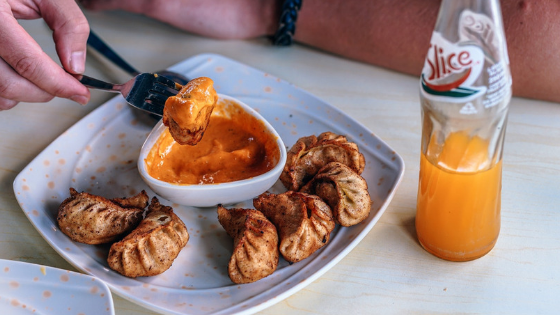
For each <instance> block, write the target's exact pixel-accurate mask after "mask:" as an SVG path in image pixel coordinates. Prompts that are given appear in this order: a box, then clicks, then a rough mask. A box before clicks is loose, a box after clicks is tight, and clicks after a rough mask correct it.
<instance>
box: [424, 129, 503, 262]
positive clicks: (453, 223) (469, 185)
mask: <svg viewBox="0 0 560 315" xmlns="http://www.w3.org/2000/svg"><path fill="white" fill-rule="evenodd" d="M487 148H488V143H487V141H486V140H483V139H481V138H479V137H474V138H469V137H468V136H466V135H465V134H462V133H455V134H451V135H450V136H448V138H447V140H446V141H445V143H444V147H443V150H442V152H441V154H440V155H439V157H438V158H436V160H435V161H430V159H429V158H428V157H426V155H424V154H422V157H421V160H420V182H419V186H418V200H417V210H416V211H417V212H416V231H417V234H418V240H419V241H420V243H421V244H422V246H423V247H424V248H425V249H426V250H427V251H428V252H430V253H432V254H434V255H436V256H438V257H440V258H443V259H447V260H452V261H466V260H472V259H476V258H479V257H481V256H484V255H485V254H486V253H488V252H489V251H490V250H491V249H492V248H493V247H494V244H495V243H496V241H497V239H498V235H499V233H500V206H501V189H502V161H501V160H500V161H498V163H496V164H495V165H493V166H492V167H490V168H486V169H484V168H481V165H489V158H488V153H487V150H488V149H487ZM434 162H435V163H434ZM469 169H470V170H476V171H473V172H465V171H462V170H469Z"/></svg>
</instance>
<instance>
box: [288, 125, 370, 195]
mask: <svg viewBox="0 0 560 315" xmlns="http://www.w3.org/2000/svg"><path fill="white" fill-rule="evenodd" d="M330 162H340V163H342V164H346V165H348V166H349V167H350V168H351V169H353V170H354V171H355V172H356V173H358V174H361V173H362V172H363V171H364V167H365V159H364V156H363V155H362V154H361V153H360V151H359V150H358V146H357V145H356V144H355V143H353V142H349V141H348V140H347V139H346V137H344V136H340V135H337V134H334V133H332V132H324V133H322V134H320V135H319V137H315V136H309V137H303V138H300V139H299V140H298V141H297V142H296V143H295V144H294V145H293V146H292V148H291V149H290V151H288V157H287V160H286V165H285V166H284V170H283V171H282V174H281V175H280V180H281V181H282V184H284V186H285V187H286V188H287V189H288V190H294V191H298V190H299V189H300V188H301V187H302V186H303V185H305V184H306V183H307V182H308V181H309V180H311V178H313V176H315V174H317V172H318V171H319V169H321V167H323V166H325V165H327V164H328V163H330Z"/></svg>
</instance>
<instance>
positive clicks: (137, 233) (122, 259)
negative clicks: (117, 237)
mask: <svg viewBox="0 0 560 315" xmlns="http://www.w3.org/2000/svg"><path fill="white" fill-rule="evenodd" d="M188 240H189V233H188V232H187V227H186V226H185V224H184V223H183V221H181V219H180V218H179V217H178V216H177V215H175V213H173V208H171V207H167V206H163V205H161V204H160V203H159V201H158V199H157V198H156V197H154V198H152V202H151V203H150V205H149V206H148V211H147V212H146V217H145V218H144V220H142V222H140V225H139V226H138V227H137V228H136V229H134V230H133V231H132V232H131V233H130V234H129V235H127V236H126V237H125V238H124V239H122V240H121V241H120V242H117V243H114V244H113V245H112V246H111V249H110V250H109V258H107V262H108V263H109V267H111V269H113V270H115V271H116V272H118V273H120V274H122V275H124V276H127V277H131V278H136V277H146V276H154V275H158V274H160V273H163V272H164V271H166V270H167V269H169V267H171V264H172V263H173V260H175V258H177V256H178V255H179V252H180V251H181V249H183V247H185V245H187V242H188Z"/></svg>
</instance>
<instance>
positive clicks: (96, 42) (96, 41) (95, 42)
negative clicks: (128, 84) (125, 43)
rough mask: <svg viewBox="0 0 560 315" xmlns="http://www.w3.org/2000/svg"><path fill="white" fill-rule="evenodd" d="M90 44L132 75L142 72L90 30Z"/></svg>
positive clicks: (88, 41)
mask: <svg viewBox="0 0 560 315" xmlns="http://www.w3.org/2000/svg"><path fill="white" fill-rule="evenodd" d="M87 43H88V45H89V46H90V47H91V48H93V49H95V50H97V51H98V52H99V53H100V54H102V55H103V56H105V57H106V58H107V59H109V60H111V61H112V62H113V63H114V64H116V65H117V66H119V67H120V68H121V69H123V70H124V71H126V72H128V73H129V74H130V75H132V76H134V77H135V76H137V75H139V74H140V72H138V70H136V69H134V67H132V66H131V65H130V64H129V63H128V62H126V61H124V59H122V58H121V57H120V56H119V55H118V54H117V53H116V52H115V51H114V50H113V49H111V47H109V45H107V44H105V42H104V41H103V40H102V39H101V38H100V37H99V36H97V35H96V34H95V33H94V32H93V31H91V30H90V31H89V37H88V40H87Z"/></svg>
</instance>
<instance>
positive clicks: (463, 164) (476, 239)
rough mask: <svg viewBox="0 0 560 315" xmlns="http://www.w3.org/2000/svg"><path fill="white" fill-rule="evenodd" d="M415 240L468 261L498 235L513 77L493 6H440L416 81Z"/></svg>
mask: <svg viewBox="0 0 560 315" xmlns="http://www.w3.org/2000/svg"><path fill="white" fill-rule="evenodd" d="M420 99H421V107H422V120H423V125H422V147H421V158H420V176H419V177H420V178H419V184H418V200H417V209H416V231H417V235H418V240H419V241H420V243H421V244H422V246H423V247H424V248H425V249H426V250H427V251H428V252H430V253H432V254H434V255H436V256H438V257H440V258H443V259H447V260H452V261H467V260H472V259H477V258H479V257H481V256H484V255H485V254H486V253H488V252H489V251H490V250H491V249H492V248H493V247H494V244H495V243H496V241H497V239H498V235H499V233H500V205H501V189H502V148H503V143H504V135H505V130H506V122H507V113H508V105H509V102H510V100H511V73H510V69H509V59H508V54H507V47H506V41H505V36H504V28H503V22H502V16H501V10H500V5H499V2H498V0H443V1H442V3H441V7H440V10H439V14H438V18H437V22H436V26H435V29H434V32H433V34H432V39H431V43H430V48H429V50H428V54H427V56H426V61H425V64H424V68H423V70H422V76H421V78H420Z"/></svg>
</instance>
